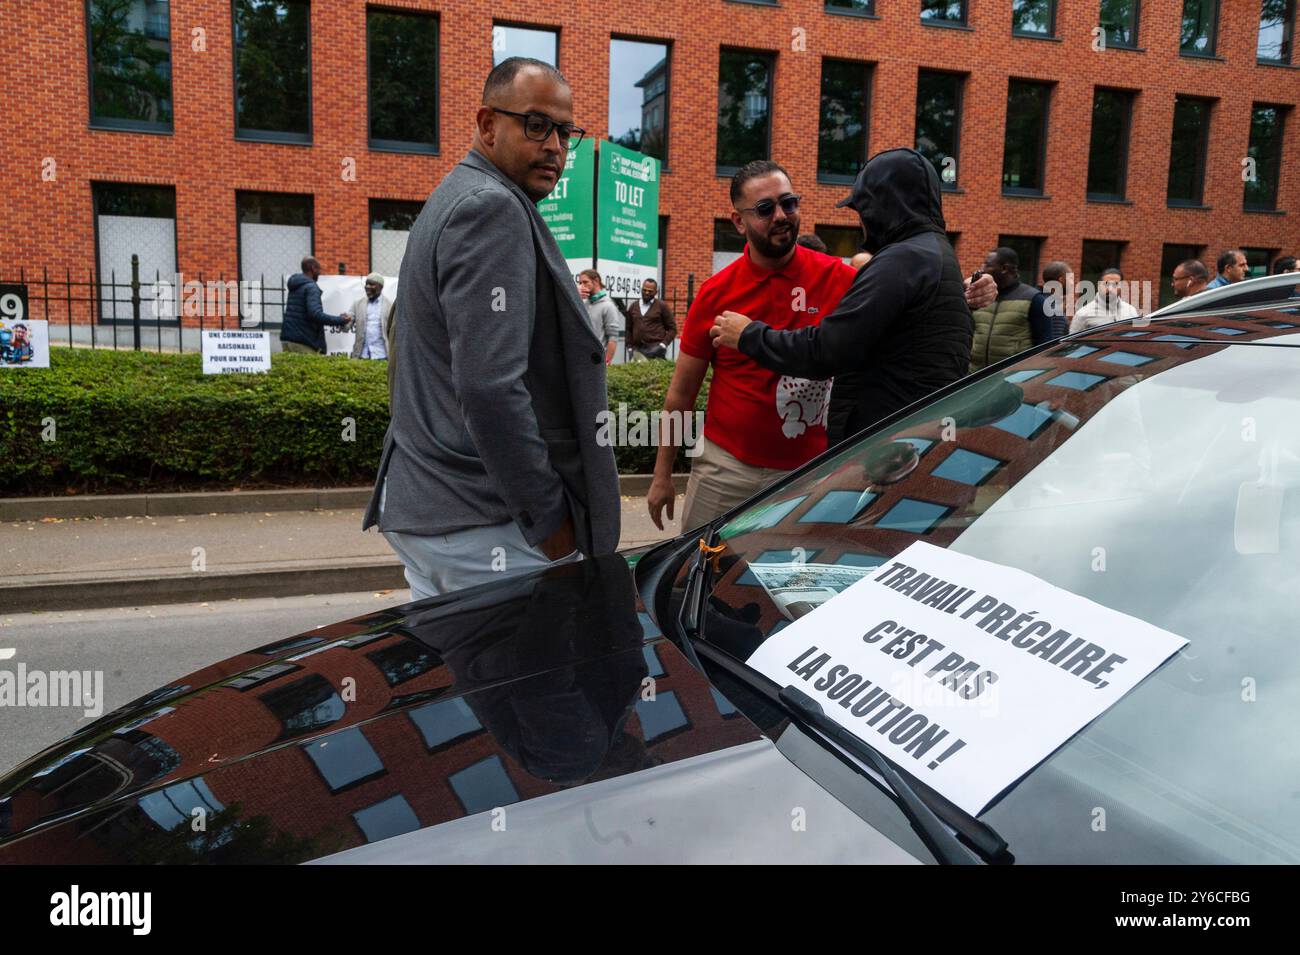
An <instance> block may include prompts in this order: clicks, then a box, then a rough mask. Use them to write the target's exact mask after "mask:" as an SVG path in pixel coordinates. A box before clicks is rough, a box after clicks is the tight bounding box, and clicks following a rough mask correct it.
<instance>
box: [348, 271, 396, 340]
mask: <svg viewBox="0 0 1300 955" xmlns="http://www.w3.org/2000/svg"><path fill="white" fill-rule="evenodd" d="M383 291H384V277H383V276H382V275H380V274H379V273H378V272H371V273H370V274H369V275H367V276H366V297H365V298H359V299H357V300H356V302H354V303H353V304H352V314H353V316H355V318H356V327H355V329H354V330H355V331H356V333H357V340H356V341H355V342H354V343H353V345H352V357H353V358H370V359H375V360H380V359H384V360H386V359H387V358H388V346H387V343H386V342H385V341H384V326H385V325H387V323H388V311H389V309H391V308H392V304H391V303H390V302H389V301H388V300H387V299H386V298H384V296H383V294H382V293H383Z"/></svg>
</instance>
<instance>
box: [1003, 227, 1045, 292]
mask: <svg viewBox="0 0 1300 955" xmlns="http://www.w3.org/2000/svg"><path fill="white" fill-rule="evenodd" d="M1008 239H1010V240H1011V242H1033V243H1034V257H1033V263H1032V264H1033V266H1034V268H1033V271H1032V272H1031V273H1030V274H1029V275H1028V276H1026V275H1025V266H1026V264H1028V263H1026V262H1025V260H1024V258H1023V257H1022V256H1021V255H1020V250H1019V249H1016V250H1015V251H1016V256H1017V258H1019V259H1020V266H1019V273H1020V281H1022V282H1024V283H1025V284H1026V285H1032V286H1034V287H1037V286H1038V273H1039V270H1040V268H1041V267H1042V264H1043V246H1044V245H1045V244H1046V243H1047V237H1046V236H1042V235H1014V234H1012V233H1009V232H1001V233H998V245H999V246H1006V247H1007V248H1012V249H1015V246H1013V245H1012V244H1011V242H1008V241H1006V240H1008Z"/></svg>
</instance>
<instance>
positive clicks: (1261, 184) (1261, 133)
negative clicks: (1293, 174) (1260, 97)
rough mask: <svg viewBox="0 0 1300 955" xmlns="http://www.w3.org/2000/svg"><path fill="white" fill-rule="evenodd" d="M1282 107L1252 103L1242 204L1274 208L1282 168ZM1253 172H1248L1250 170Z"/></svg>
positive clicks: (1283, 122) (1251, 207) (1283, 112)
mask: <svg viewBox="0 0 1300 955" xmlns="http://www.w3.org/2000/svg"><path fill="white" fill-rule="evenodd" d="M1285 122H1286V110H1285V109H1284V108H1282V107H1280V106H1262V105H1260V104H1259V103H1256V104H1255V106H1254V108H1253V109H1252V110H1251V113H1250V146H1249V147H1248V148H1247V149H1246V156H1247V157H1248V158H1249V159H1251V160H1252V161H1253V162H1252V166H1253V168H1248V169H1247V173H1248V175H1247V178H1246V195H1245V202H1244V205H1245V208H1247V209H1253V210H1260V211H1266V212H1272V211H1274V210H1275V209H1277V185H1278V179H1279V178H1280V175H1281V172H1282V132H1283V127H1284V125H1285ZM1252 172H1253V174H1254V175H1249V174H1250V173H1252Z"/></svg>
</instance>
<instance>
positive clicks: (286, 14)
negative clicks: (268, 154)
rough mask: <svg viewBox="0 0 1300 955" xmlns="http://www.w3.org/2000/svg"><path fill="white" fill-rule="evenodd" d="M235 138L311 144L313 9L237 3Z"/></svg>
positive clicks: (295, 0)
mask: <svg viewBox="0 0 1300 955" xmlns="http://www.w3.org/2000/svg"><path fill="white" fill-rule="evenodd" d="M234 26H235V135H236V136H237V137H239V138H240V139H262V140H270V141H276V142H295V143H306V142H311V7H310V6H309V4H307V3H306V2H305V0H234Z"/></svg>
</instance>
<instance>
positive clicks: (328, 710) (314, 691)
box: [258, 673, 347, 739]
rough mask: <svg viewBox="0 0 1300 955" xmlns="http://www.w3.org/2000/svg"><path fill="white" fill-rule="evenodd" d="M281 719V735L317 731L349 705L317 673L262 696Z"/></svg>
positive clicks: (335, 720)
mask: <svg viewBox="0 0 1300 955" xmlns="http://www.w3.org/2000/svg"><path fill="white" fill-rule="evenodd" d="M258 699H260V700H261V701H262V703H264V704H265V705H266V708H267V709H269V710H270V711H271V712H272V713H274V714H275V716H276V718H277V719H278V720H279V721H280V727H281V731H280V739H289V738H290V737H293V736H301V735H302V734H304V733H313V732H315V731H316V730H322V729H325V727H327V726H331V725H333V724H334V723H337V722H338V721H339V720H340V719H342V718H343V713H344V712H345V711H346V709H347V707H346V705H345V704H344V703H343V700H342V698H341V697H340V696H339V695H338V692H337V691H336V690H335V689H334V687H333V685H332V684H331V683H330V682H329V681H328V680H326V679H325V678H324V677H322V676H320V675H319V674H316V673H313V674H311V675H309V676H305V677H303V678H302V679H301V680H295V681H294V682H293V683H286V684H284V685H283V686H279V687H276V688H275V689H274V690H268V691H267V692H265V693H263V694H262V695H261V696H260V697H258Z"/></svg>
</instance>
